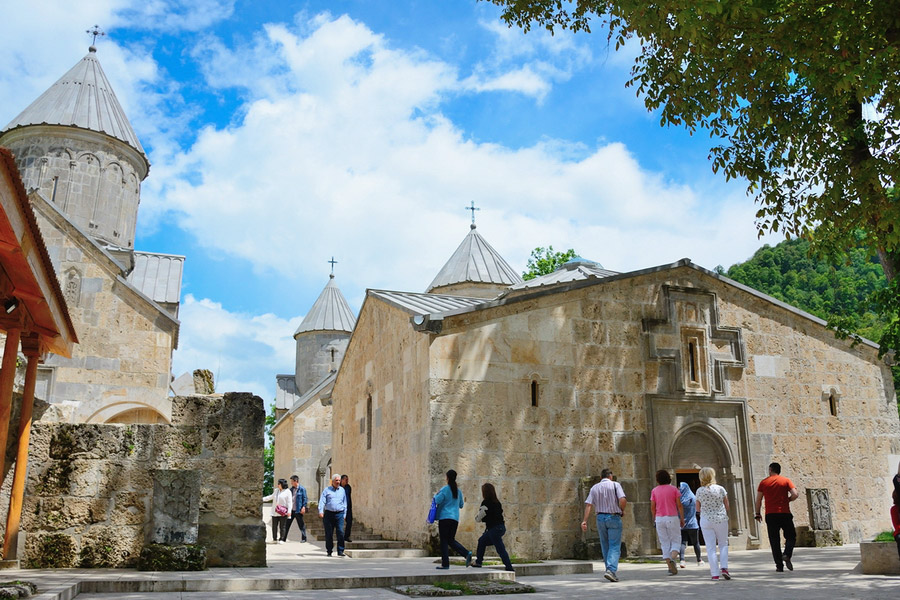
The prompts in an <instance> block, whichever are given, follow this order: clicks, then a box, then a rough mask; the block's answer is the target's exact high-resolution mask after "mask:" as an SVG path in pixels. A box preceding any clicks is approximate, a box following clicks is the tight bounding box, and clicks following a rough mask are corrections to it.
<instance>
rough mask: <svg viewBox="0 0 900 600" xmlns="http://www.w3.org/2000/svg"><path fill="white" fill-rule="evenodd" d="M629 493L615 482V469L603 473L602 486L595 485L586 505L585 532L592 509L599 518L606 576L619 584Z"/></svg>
mask: <svg viewBox="0 0 900 600" xmlns="http://www.w3.org/2000/svg"><path fill="white" fill-rule="evenodd" d="M626 503H627V500H626V499H625V491H624V490H623V489H622V486H621V485H619V482H617V481H613V472H612V469H603V470H602V471H600V482H599V483H596V484H594V486H593V487H592V488H591V491H590V492H588V497H587V500H585V501H584V505H585V506H584V520H583V521H582V522H581V530H582V531H587V520H588V518H589V517H590V516H591V508H593V509H594V512H595V513H596V514H597V535H598V536H599V537H600V549H601V551H602V552H603V561H604V563H606V573H604V574H603V576H604V577H605V578H606V579H608V580H609V581H612V582H616V581H618V580H619V576H618V571H619V555H620V554H621V552H622V517H623V516H624V515H625V504H626Z"/></svg>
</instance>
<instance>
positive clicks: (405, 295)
mask: <svg viewBox="0 0 900 600" xmlns="http://www.w3.org/2000/svg"><path fill="white" fill-rule="evenodd" d="M368 294H369V295H370V296H375V297H377V298H380V299H382V300H384V301H385V302H387V303H389V304H392V305H393V306H396V307H397V308H399V309H401V310H405V311H407V312H409V313H412V314H414V315H430V314H434V313H442V312H446V311H451V310H459V309H466V308H471V307H473V306H477V305H479V304H484V303H485V302H487V300H485V299H484V298H467V297H465V296H449V295H446V294H431V293H427V292H426V293H420V292H391V291H387V290H368Z"/></svg>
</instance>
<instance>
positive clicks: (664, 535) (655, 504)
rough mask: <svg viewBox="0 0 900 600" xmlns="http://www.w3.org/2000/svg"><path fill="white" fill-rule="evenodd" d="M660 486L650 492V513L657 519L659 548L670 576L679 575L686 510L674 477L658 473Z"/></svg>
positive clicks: (663, 471) (666, 472) (665, 472)
mask: <svg viewBox="0 0 900 600" xmlns="http://www.w3.org/2000/svg"><path fill="white" fill-rule="evenodd" d="M656 483H658V484H659V485H658V486H656V487H655V488H653V490H652V491H651V492H650V513H651V514H652V515H653V516H654V517H655V519H656V535H657V536H659V547H660V548H662V554H663V558H665V559H666V566H667V567H668V568H669V575H677V574H678V565H677V564H676V562H677V561H678V555H679V552H680V549H681V527H682V526H683V525H684V508H683V507H682V506H681V494H679V493H678V488H676V487H675V486H674V485H672V477H671V475H669V472H668V471H666V470H665V469H661V470H659V471H657V472H656Z"/></svg>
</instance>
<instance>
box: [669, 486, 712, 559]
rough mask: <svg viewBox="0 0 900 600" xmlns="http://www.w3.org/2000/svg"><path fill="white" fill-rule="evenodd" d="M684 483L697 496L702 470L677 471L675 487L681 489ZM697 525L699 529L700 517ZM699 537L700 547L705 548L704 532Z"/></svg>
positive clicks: (686, 551)
mask: <svg viewBox="0 0 900 600" xmlns="http://www.w3.org/2000/svg"><path fill="white" fill-rule="evenodd" d="M682 481H686V482H687V484H688V485H689V486H690V487H691V491H692V492H694V493H695V494H696V493H697V489H698V488H699V487H700V469H675V486H676V487H679V488H680V487H681V482H682ZM697 525H698V529H699V525H700V516H699V515H698V516H697ZM697 536H698V537H699V539H700V545H701V546H705V545H706V542H705V541H703V532H702V531H698V532H697ZM688 550H690V548H688V549H686V550H685V556H687V554H688Z"/></svg>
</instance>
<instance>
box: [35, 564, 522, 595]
mask: <svg viewBox="0 0 900 600" xmlns="http://www.w3.org/2000/svg"><path fill="white" fill-rule="evenodd" d="M474 571H478V569H466V570H464V571H456V572H452V571H442V572H440V573H424V574H421V575H376V576H371V575H355V576H352V575H351V576H346V577H333V576H327V575H326V576H323V577H298V578H259V579H251V578H244V579H230V578H226V577H197V578H183V579H182V578H179V577H174V576H173V577H171V578H168V577H165V575H163V576H157V578H156V579H147V576H146V575H142V576H141V577H140V578H136V579H130V578H125V577H121V578H117V579H110V580H103V579H94V580H86V581H85V580H83V581H79V582H78V583H76V584H71V586H70V589H67V590H66V591H65V592H64V593H61V594H59V595H54V596H51V597H54V598H57V599H60V600H61V599H62V598H74V595H71V594H72V592H74V594H75V595H77V594H79V593H80V594H120V595H121V594H136V593H144V594H147V593H156V592H250V591H268V590H277V591H292V590H329V589H348V588H387V587H392V586H395V585H416V584H426V583H432V582H434V581H448V582H461V581H468V580H479V579H480V580H485V579H487V580H491V581H515V574H514V573H506V572H504V571H488V572H482V573H478V572H474ZM54 591H55V590H54ZM66 592H67V593H66Z"/></svg>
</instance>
